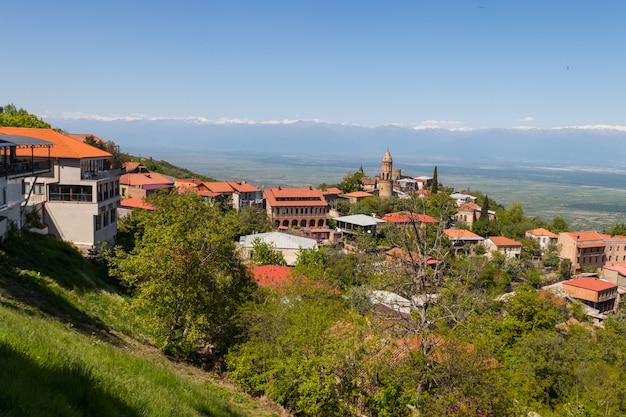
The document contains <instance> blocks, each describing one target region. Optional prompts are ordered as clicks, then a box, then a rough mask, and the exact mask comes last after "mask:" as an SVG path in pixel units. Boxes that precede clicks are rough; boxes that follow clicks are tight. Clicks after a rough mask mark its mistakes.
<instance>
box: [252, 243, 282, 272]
mask: <svg viewBox="0 0 626 417" xmlns="http://www.w3.org/2000/svg"><path fill="white" fill-rule="evenodd" d="M252 262H253V263H254V264H255V265H259V266H262V265H286V264H287V262H286V261H285V258H284V257H283V254H282V253H281V252H279V251H277V250H275V249H274V248H273V247H272V245H270V244H269V243H267V242H263V241H262V240H261V239H260V238H258V237H257V238H254V239H253V240H252Z"/></svg>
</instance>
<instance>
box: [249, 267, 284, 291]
mask: <svg viewBox="0 0 626 417" xmlns="http://www.w3.org/2000/svg"><path fill="white" fill-rule="evenodd" d="M252 274H253V275H254V280H255V281H256V283H257V284H258V285H259V287H282V286H284V285H287V284H290V283H291V280H292V275H291V268H289V267H288V266H281V265H263V266H255V267H253V268H252Z"/></svg>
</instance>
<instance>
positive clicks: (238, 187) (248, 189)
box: [228, 181, 259, 193]
mask: <svg viewBox="0 0 626 417" xmlns="http://www.w3.org/2000/svg"><path fill="white" fill-rule="evenodd" d="M228 184H230V186H231V187H232V188H233V189H234V190H235V191H236V192H238V193H254V192H257V191H259V189H258V188H257V187H255V186H254V185H252V184H248V183H247V182H245V181H229V182H228Z"/></svg>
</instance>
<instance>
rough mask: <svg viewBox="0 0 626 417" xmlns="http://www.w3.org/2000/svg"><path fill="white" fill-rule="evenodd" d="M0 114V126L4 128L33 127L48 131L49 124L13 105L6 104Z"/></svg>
mask: <svg viewBox="0 0 626 417" xmlns="http://www.w3.org/2000/svg"><path fill="white" fill-rule="evenodd" d="M2 109H3V111H2V112H0V126H6V127H35V128H40V129H50V128H51V126H50V124H49V123H47V122H44V121H43V120H41V119H40V118H39V117H37V116H36V115H34V114H30V113H28V112H27V111H26V110H25V109H23V108H19V109H18V108H17V107H15V105H14V104H7V105H5V106H4V107H2Z"/></svg>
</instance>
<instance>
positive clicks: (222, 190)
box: [176, 178, 263, 211]
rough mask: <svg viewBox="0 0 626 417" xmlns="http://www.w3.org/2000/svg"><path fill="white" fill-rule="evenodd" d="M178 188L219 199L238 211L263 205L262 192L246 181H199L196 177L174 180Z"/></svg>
mask: <svg viewBox="0 0 626 417" xmlns="http://www.w3.org/2000/svg"><path fill="white" fill-rule="evenodd" d="M176 187H178V188H179V190H181V189H184V190H191V191H194V192H196V193H197V194H200V195H202V196H205V197H213V198H217V199H218V200H221V201H223V202H225V203H226V204H228V205H229V206H231V207H232V208H233V209H235V210H237V211H239V210H241V208H242V207H245V206H253V207H257V208H262V207H263V193H262V192H261V190H259V188H258V187H256V186H254V185H252V184H249V183H247V182H246V181H201V180H199V179H197V178H183V179H177V180H176Z"/></svg>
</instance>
